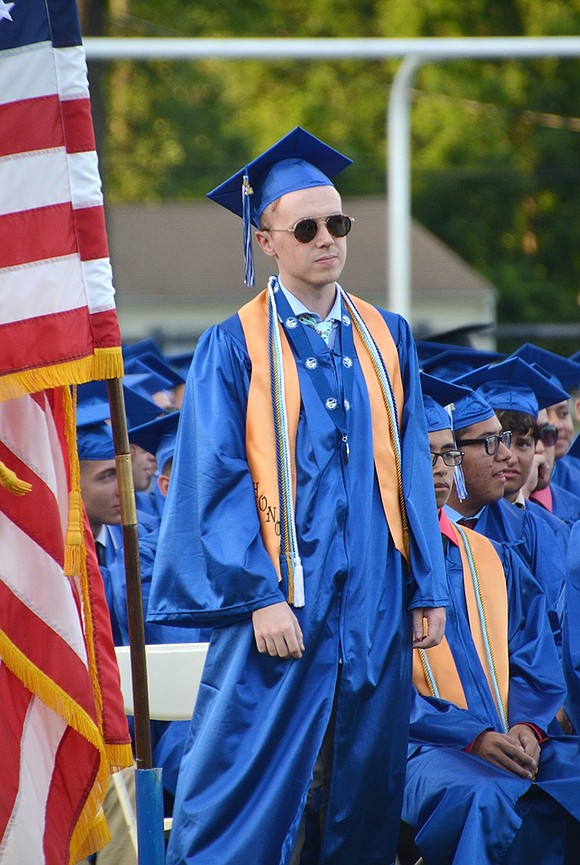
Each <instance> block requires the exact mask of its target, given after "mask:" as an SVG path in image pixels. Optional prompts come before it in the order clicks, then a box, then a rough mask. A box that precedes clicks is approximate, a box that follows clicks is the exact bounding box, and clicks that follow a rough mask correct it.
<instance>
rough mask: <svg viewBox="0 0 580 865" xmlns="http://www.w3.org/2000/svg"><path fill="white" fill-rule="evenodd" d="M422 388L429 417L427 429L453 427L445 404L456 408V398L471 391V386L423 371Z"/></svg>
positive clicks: (426, 412)
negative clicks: (455, 382)
mask: <svg viewBox="0 0 580 865" xmlns="http://www.w3.org/2000/svg"><path fill="white" fill-rule="evenodd" d="M420 378H421V390H422V391H423V406H424V408H425V415H426V417H427V431H428V432H437V430H442V429H453V423H452V420H451V414H450V412H449V411H448V410H447V409H446V408H445V406H450V410H451V412H453V411H454V410H455V400H458V399H461V397H463V396H466V395H467V394H469V392H470V388H467V387H461V386H460V385H457V384H453V383H451V382H447V381H443V379H440V378H436V377H435V376H433V375H428V374H427V373H425V372H422V373H421V376H420Z"/></svg>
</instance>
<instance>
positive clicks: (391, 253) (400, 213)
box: [386, 54, 422, 319]
mask: <svg viewBox="0 0 580 865" xmlns="http://www.w3.org/2000/svg"><path fill="white" fill-rule="evenodd" d="M421 62H422V61H421V59H420V58H419V57H417V55H416V54H408V55H407V56H406V57H405V59H404V60H403V62H402V63H401V65H400V66H399V69H398V71H397V74H396V76H395V80H394V81H393V86H392V89H391V96H390V98H389V102H388V110H387V134H386V140H387V142H388V148H387V214H388V218H387V269H386V272H387V274H388V285H387V301H386V303H387V308H388V309H391V310H393V311H394V312H398V313H399V314H400V315H402V316H403V318H406V319H409V318H410V315H411V291H410V287H411V166H410V151H411V129H410V109H409V91H410V89H411V85H412V83H413V78H414V75H415V72H416V70H417V69H418V68H419V66H420V65H421Z"/></svg>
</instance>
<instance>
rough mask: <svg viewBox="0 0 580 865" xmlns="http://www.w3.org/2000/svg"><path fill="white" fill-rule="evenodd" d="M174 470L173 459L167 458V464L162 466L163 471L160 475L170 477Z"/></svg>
mask: <svg viewBox="0 0 580 865" xmlns="http://www.w3.org/2000/svg"><path fill="white" fill-rule="evenodd" d="M172 468H173V457H167V459H166V460H165V462H164V463H163V465H162V466H161V471H160V472H159V474H161V475H168V474H170V472H171V469H172Z"/></svg>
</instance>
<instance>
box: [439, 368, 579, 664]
mask: <svg viewBox="0 0 580 865" xmlns="http://www.w3.org/2000/svg"><path fill="white" fill-rule="evenodd" d="M466 378H467V376H464V377H461V378H460V379H458V380H457V383H459V384H462V383H464V379H466ZM453 426H454V432H455V435H456V438H457V443H458V446H459V447H460V448H461V450H464V451H465V456H464V458H463V465H462V468H463V472H464V474H465V480H466V487H467V497H466V498H465V499H462V500H460V499H459V497H458V495H457V491H456V490H453V491H452V492H451V494H450V496H449V502H448V504H447V505H445V510H446V512H447V515H448V516H449V517H450V519H452V520H453V521H455V522H457V521H459V520H460V519H465V518H469V519H472V518H473V519H475V524H473V525H470V528H474V530H475V531H476V532H479V533H480V534H482V535H485V536H486V537H487V538H490V539H491V540H494V541H499V542H502V543H509V544H511V545H512V547H513V549H514V551H515V552H516V554H517V555H518V556H520V558H521V559H522V561H523V562H524V564H525V565H526V566H527V568H528V569H529V570H530V571H531V573H532V574H533V576H534V577H535V578H536V580H537V581H538V583H539V584H540V586H541V587H542V589H543V590H544V592H545V594H546V603H547V606H548V614H549V618H550V623H551V625H552V631H553V634H554V639H555V641H556V644H557V646H558V648H559V649H560V648H561V643H562V635H561V620H560V615H559V610H560V608H561V606H562V595H563V592H564V585H565V572H566V566H565V561H564V553H563V550H562V546H561V541H560V540H559V538H558V537H557V536H556V534H555V533H554V531H553V530H552V528H551V527H550V526H549V525H548V523H547V522H546V521H545V520H542V519H540V518H538V517H537V516H536V515H535V514H532V512H531V511H530V510H529V509H527V508H525V509H520V508H517V507H515V506H514V505H513V504H511V502H508V501H507V500H506V499H504V498H503V493H504V488H505V469H506V465H507V462H508V460H509V459H510V451H509V448H508V445H507V443H506V442H504V441H502V439H501V438H499V436H501V435H502V434H503V433H502V427H501V424H500V422H499V420H498V419H497V416H496V414H495V412H494V410H493V408H492V406H491V405H490V404H489V402H488V401H487V399H486V398H485V397H484V396H483V395H482V394H481V393H480V392H479V390H477V391H472V392H471V393H470V394H469V395H468V396H465V397H462V398H461V399H459V400H457V401H456V402H455V411H454V413H453ZM508 432H509V431H508ZM486 437H490V445H489V448H490V449H491V450H495V453H492V454H488V453H487V451H486V449H485V438H486ZM465 442H468V443H465Z"/></svg>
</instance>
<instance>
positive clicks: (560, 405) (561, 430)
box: [514, 343, 580, 522]
mask: <svg viewBox="0 0 580 865" xmlns="http://www.w3.org/2000/svg"><path fill="white" fill-rule="evenodd" d="M514 355H517V356H518V357H522V358H524V360H526V361H527V362H528V363H531V364H533V365H534V366H535V367H536V368H537V369H539V370H540V371H541V372H543V373H544V374H545V375H547V376H548V377H549V379H550V381H552V382H553V383H554V384H556V385H557V386H558V387H562V388H564V389H565V390H566V391H568V393H566V397H565V398H564V399H561V400H558V401H557V402H554V403H553V404H552V405H550V406H548V407H547V415H548V423H550V424H553V425H554V426H555V427H556V429H557V430H558V438H557V441H556V452H555V457H556V462H555V465H554V470H553V473H552V478H551V481H550V486H549V488H548V491H547V492H546V493H544V494H543V496H541V497H540V498H538V501H540V503H541V504H542V505H543V506H544V507H546V508H548V509H549V510H550V511H552V512H553V513H555V514H556V516H559V517H562V519H568V520H571V521H572V522H574V521H575V520H577V519H578V518H579V514H580V512H579V501H578V498H579V496H580V492H579V490H580V467H579V466H578V464H577V462H575V461H574V460H571V459H569V458H568V454H569V450H570V445H571V443H572V439H573V438H574V420H573V413H572V400H571V398H570V394H569V392H570V391H571V390H575V389H577V388H578V386H579V385H580V363H578V359H577V356H576V355H573V356H572V357H571V358H567V357H562V356H561V355H559V354H556V353H555V352H553V351H548V350H547V349H545V348H540V347H539V346H537V345H533V344H532V343H525V344H524V345H522V346H521V347H520V348H519V349H517V350H516V351H515V352H514Z"/></svg>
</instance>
